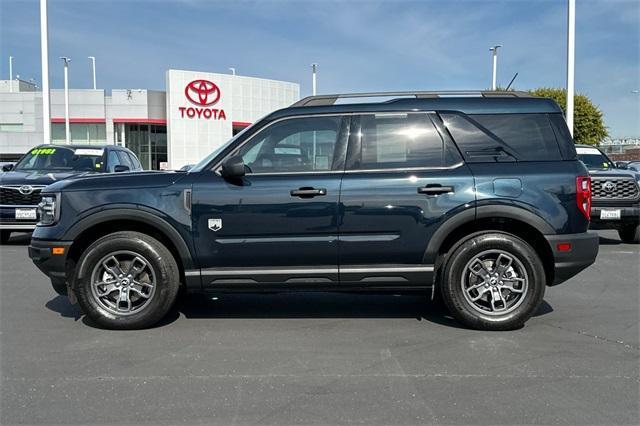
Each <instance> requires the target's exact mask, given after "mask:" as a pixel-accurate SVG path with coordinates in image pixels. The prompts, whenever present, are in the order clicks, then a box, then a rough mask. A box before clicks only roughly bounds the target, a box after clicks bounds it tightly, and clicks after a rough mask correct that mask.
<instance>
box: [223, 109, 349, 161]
mask: <svg viewBox="0 0 640 426" xmlns="http://www.w3.org/2000/svg"><path fill="white" fill-rule="evenodd" d="M342 121H343V119H342V118H341V117H306V118H294V119H289V120H285V121H281V122H279V123H275V124H273V125H271V126H269V127H267V128H266V129H264V130H262V131H260V132H259V133H257V134H256V135H255V136H254V137H253V138H252V139H251V140H250V141H249V142H248V143H246V144H245V145H243V146H242V147H241V148H240V150H239V151H237V153H236V155H240V156H242V159H243V161H244V163H245V165H246V166H247V167H248V168H249V170H248V172H249V173H295V172H314V171H329V170H333V169H334V167H337V161H336V160H337V159H336V145H337V141H338V135H339V134H340V133H341V131H340V129H341V127H342Z"/></svg>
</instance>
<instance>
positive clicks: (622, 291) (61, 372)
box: [0, 231, 640, 425]
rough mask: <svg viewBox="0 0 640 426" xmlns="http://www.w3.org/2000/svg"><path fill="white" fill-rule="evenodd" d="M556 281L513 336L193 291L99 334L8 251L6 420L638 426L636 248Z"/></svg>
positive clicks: (291, 298) (384, 309)
mask: <svg viewBox="0 0 640 426" xmlns="http://www.w3.org/2000/svg"><path fill="white" fill-rule="evenodd" d="M600 235H601V246H600V254H599V256H598V260H597V263H596V264H595V265H593V266H592V267H590V268H589V269H588V270H586V271H584V272H582V273H581V274H580V275H578V276H576V277H574V278H573V279H571V280H570V281H568V282H566V283H564V284H562V285H560V286H558V287H555V288H548V289H547V292H546V296H545V302H544V303H543V305H542V306H541V308H540V310H539V311H538V313H537V315H536V316H535V317H533V318H532V319H531V320H529V322H528V323H527V324H526V326H525V327H524V328H522V329H520V330H516V331H511V332H481V331H473V330H468V329H465V328H461V327H460V326H459V325H458V324H457V323H456V322H455V321H453V320H452V319H451V318H450V317H449V316H448V315H447V313H446V312H445V311H444V310H443V308H441V307H440V306H439V305H437V304H434V303H430V302H429V301H428V300H427V299H426V298H425V297H421V296H393V295H385V296H380V295H376V296H372V295H348V294H347V295H342V294H324V293H322V294H301V293H296V294H285V295H277V294H274V295H256V294H245V295H240V294H236V295H218V297H217V298H214V297H212V298H209V299H204V298H196V297H188V298H183V299H181V300H180V302H179V303H178V305H177V306H176V308H175V309H174V310H173V311H172V313H171V314H170V315H169V316H168V318H167V319H166V320H165V321H163V322H162V323H161V324H160V325H159V326H157V327H155V328H153V329H150V330H143V331H108V330H102V329H99V328H97V327H95V326H94V325H93V324H92V323H91V322H90V321H89V320H87V319H85V318H84V317H83V316H82V314H81V312H80V310H79V308H78V307H77V306H74V305H70V304H69V302H68V301H67V299H66V298H63V297H58V296H56V295H55V293H54V292H53V290H52V289H51V288H50V285H49V282H48V280H47V278H46V277H45V276H44V275H43V274H42V273H40V272H39V271H38V270H37V269H36V267H35V266H34V265H33V264H32V263H31V261H30V260H29V259H28V257H27V244H28V238H27V237H26V236H21V235H16V236H15V237H14V238H13V239H12V241H11V243H10V245H6V246H0V333H1V334H0V372H1V382H0V385H1V387H0V392H1V405H0V423H2V424H3V425H9V424H83V425H84V424H92V423H101V424H153V425H158V424H172V425H173V424H220V425H234V424H256V425H270V424H274V425H288V424H302V425H307V424H314V425H316V424H327V425H334V424H363V425H374V424H390V425H391V424H392V425H396V424H397V425H410V424H483V425H495V424H580V425H584V424H634V425H636V424H639V423H640V413H639V410H640V403H639V400H640V380H639V368H640V367H639V363H640V342H639V340H640V338H639V336H640V333H639V329H638V324H639V321H640V315H639V313H640V307H639V306H640V305H639V294H640V292H639V286H640V278H639V277H640V270H639V268H640V266H639V263H640V247H639V246H635V245H628V244H622V243H621V242H620V241H619V240H618V238H617V234H616V233H615V232H611V231H602V232H600Z"/></svg>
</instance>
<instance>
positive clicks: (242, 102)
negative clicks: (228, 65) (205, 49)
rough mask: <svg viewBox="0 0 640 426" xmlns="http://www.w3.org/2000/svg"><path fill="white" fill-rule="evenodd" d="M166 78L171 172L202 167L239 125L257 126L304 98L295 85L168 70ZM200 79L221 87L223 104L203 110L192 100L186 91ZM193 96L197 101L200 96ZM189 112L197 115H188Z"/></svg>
mask: <svg viewBox="0 0 640 426" xmlns="http://www.w3.org/2000/svg"><path fill="white" fill-rule="evenodd" d="M166 78H167V101H166V105H167V113H166V114H167V130H168V131H167V138H168V147H167V154H168V161H169V167H170V168H172V169H176V168H179V167H182V166H183V165H185V164H193V163H197V162H198V161H199V160H200V159H201V158H203V157H205V156H206V155H207V154H209V153H210V152H211V151H213V150H214V149H215V148H217V147H219V146H220V145H222V144H223V143H224V142H226V141H227V140H228V139H230V138H231V137H232V135H233V123H234V122H236V123H254V122H255V121H257V120H258V119H260V118H261V117H263V116H265V115H267V114H269V113H270V112H272V111H274V110H276V109H280V108H284V107H287V106H289V105H291V104H292V103H293V102H295V101H297V100H298V99H299V96H300V86H299V85H298V84H296V83H288V82H283V81H275V80H267V79H261V78H253V77H243V76H234V75H230V74H216V73H206V72H197V71H182V70H169V71H167V76H166ZM195 80H206V81H209V82H212V83H214V84H215V85H216V86H217V87H218V89H219V94H220V98H219V100H218V101H217V102H215V103H214V104H211V105H206V106H203V105H199V104H198V103H196V102H193V101H192V100H190V99H188V98H187V96H186V94H185V89H186V87H187V85H188V84H189V83H190V82H192V81H195ZM191 93H192V96H193V97H196V98H197V94H196V93H193V92H191ZM189 109H190V111H191V112H193V113H194V116H193V117H190V116H189V114H188V112H189ZM207 109H209V110H216V112H211V111H209V114H211V117H206V116H205V114H206V113H207V111H205V110H207ZM222 111H224V117H222ZM198 113H199V114H200V115H198ZM216 116H217V117H216Z"/></svg>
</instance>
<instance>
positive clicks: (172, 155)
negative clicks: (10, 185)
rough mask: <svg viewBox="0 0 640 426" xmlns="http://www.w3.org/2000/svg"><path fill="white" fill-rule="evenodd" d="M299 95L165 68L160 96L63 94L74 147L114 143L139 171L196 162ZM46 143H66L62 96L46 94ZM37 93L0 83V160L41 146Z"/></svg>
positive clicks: (285, 85) (256, 82)
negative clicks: (139, 166) (48, 139)
mask: <svg viewBox="0 0 640 426" xmlns="http://www.w3.org/2000/svg"><path fill="white" fill-rule="evenodd" d="M299 98H300V86H299V85H298V84H296V83H290V82H285V81H275V80H268V79H263V78H254V77H244V76H239V75H231V74H216V73H207V72H196V71H183V70H168V71H167V72H166V91H158V90H146V89H113V90H111V93H110V95H108V94H107V93H106V92H105V91H104V90H102V89H99V90H92V89H69V122H70V138H71V143H72V144H117V145H122V146H125V147H127V148H129V149H131V150H132V151H133V152H135V153H136V155H137V156H138V157H139V158H140V161H141V162H142V165H143V167H144V168H145V169H165V168H167V169H177V168H180V167H182V166H183V165H186V164H192V163H196V162H198V161H199V160H200V159H201V158H202V157H204V156H205V155H207V154H208V153H210V152H211V151H212V150H213V149H215V148H217V147H218V146H220V145H221V144H223V143H224V142H225V141H227V140H228V139H229V138H231V137H232V136H233V135H234V134H236V133H237V132H239V131H240V130H242V129H243V128H245V127H247V126H248V125H250V124H251V123H253V122H255V121H256V120H258V119H259V118H261V117H263V116H264V115H266V114H268V113H270V112H272V111H274V110H276V109H279V108H284V107H287V106H289V105H291V104H292V103H294V102H295V101H297V100H298V99H299ZM50 101H51V139H52V140H51V142H52V143H59V144H64V143H65V141H66V136H65V134H66V133H65V113H64V111H65V105H64V91H63V90H51V97H50ZM42 129H43V118H42V92H39V91H38V90H37V88H36V86H35V85H34V84H33V83H31V82H26V81H22V80H0V161H3V160H13V159H15V158H17V157H19V156H20V155H22V154H24V153H25V152H27V151H28V150H29V149H30V148H32V147H33V146H35V145H39V144H42V143H44V141H43V132H42Z"/></svg>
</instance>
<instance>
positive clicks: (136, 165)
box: [127, 152, 142, 170]
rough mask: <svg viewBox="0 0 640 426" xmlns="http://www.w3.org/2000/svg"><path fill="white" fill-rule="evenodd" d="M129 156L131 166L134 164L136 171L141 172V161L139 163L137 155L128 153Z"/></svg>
mask: <svg viewBox="0 0 640 426" xmlns="http://www.w3.org/2000/svg"><path fill="white" fill-rule="evenodd" d="M127 155H128V156H129V159H130V161H131V164H133V169H134V170H140V169H142V164H140V161H138V159H137V158H136V156H135V155H133V154H132V153H130V152H127Z"/></svg>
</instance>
